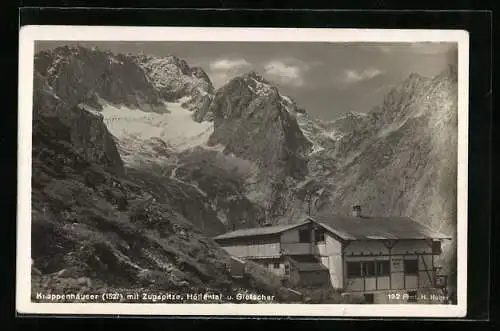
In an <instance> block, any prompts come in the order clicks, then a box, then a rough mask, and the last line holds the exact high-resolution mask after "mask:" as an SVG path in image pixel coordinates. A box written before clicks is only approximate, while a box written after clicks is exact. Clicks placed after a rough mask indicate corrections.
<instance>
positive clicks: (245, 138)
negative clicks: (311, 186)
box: [209, 72, 310, 178]
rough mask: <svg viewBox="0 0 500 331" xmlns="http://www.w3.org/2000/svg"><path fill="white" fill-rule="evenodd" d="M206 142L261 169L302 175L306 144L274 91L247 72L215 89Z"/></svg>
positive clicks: (278, 95) (259, 77)
mask: <svg viewBox="0 0 500 331" xmlns="http://www.w3.org/2000/svg"><path fill="white" fill-rule="evenodd" d="M210 111H211V112H212V113H213V116H214V133H213V134H212V136H211V137H210V140H209V144H210V145H218V144H220V145H222V146H224V150H225V152H227V153H232V154H234V155H237V156H241V157H243V158H245V159H248V160H252V161H254V162H255V163H257V164H258V165H259V166H260V167H261V169H262V170H263V171H267V172H269V173H273V174H274V173H284V174H285V175H286V176H290V177H293V178H302V177H303V176H304V175H305V173H306V171H307V164H306V159H305V157H304V154H305V152H306V151H307V149H308V148H309V147H310V143H309V141H307V139H306V138H305V137H304V135H303V133H302V131H301V130H300V129H299V127H298V125H297V122H296V121H295V120H294V118H293V116H292V115H291V114H290V113H289V112H288V110H287V108H286V106H285V104H284V100H283V98H282V97H281V96H280V94H279V92H278V90H277V89H276V88H275V87H273V86H272V85H270V84H269V83H268V82H267V81H266V80H264V78H262V77H261V76H259V75H258V74H256V73H255V72H251V73H249V74H247V75H244V76H241V77H236V78H234V79H233V80H231V81H230V82H229V83H228V84H226V85H225V86H224V87H222V88H221V89H219V90H218V91H217V93H216V95H215V97H214V100H213V102H212V104H211V106H210Z"/></svg>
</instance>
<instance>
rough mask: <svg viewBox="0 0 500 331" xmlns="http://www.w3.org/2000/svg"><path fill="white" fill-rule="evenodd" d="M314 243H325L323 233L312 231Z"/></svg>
mask: <svg viewBox="0 0 500 331" xmlns="http://www.w3.org/2000/svg"><path fill="white" fill-rule="evenodd" d="M314 241H315V242H324V241H325V233H324V232H323V231H321V230H316V231H314Z"/></svg>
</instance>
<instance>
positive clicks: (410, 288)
mask: <svg viewBox="0 0 500 331" xmlns="http://www.w3.org/2000/svg"><path fill="white" fill-rule="evenodd" d="M254 232H255V231H254ZM266 232H267V233H266V234H263V235H259V234H258V233H252V234H251V235H248V236H245V235H244V232H243V234H242V235H240V236H239V237H234V238H232V237H230V236H226V237H225V238H224V237H222V238H215V240H216V241H217V242H218V243H219V244H220V245H221V246H222V247H223V248H224V249H225V250H226V251H227V252H228V253H229V254H231V255H233V256H236V257H238V258H242V259H248V260H253V261H256V262H258V263H259V264H261V265H263V266H264V267H265V268H267V269H269V270H270V271H272V272H274V273H275V274H277V275H279V276H281V277H283V278H284V279H287V280H289V281H290V282H291V283H292V284H301V285H304V286H314V285H318V286H319V284H323V283H324V279H325V275H326V278H328V283H329V286H330V287H333V288H335V289H341V290H342V291H343V292H344V293H346V294H366V295H368V296H369V297H371V298H372V299H370V300H373V301H374V302H382V303H383V302H387V300H389V299H390V297H389V296H388V294H390V293H393V292H394V291H396V292H398V293H401V291H404V292H405V293H406V292H407V293H411V294H413V293H423V292H424V291H427V290H432V289H435V288H436V286H437V284H436V265H435V258H434V257H435V255H439V254H440V253H441V243H440V241H439V240H438V239H431V238H422V239H420V238H414V239H412V238H409V239H384V238H377V239H345V238H342V237H340V236H339V235H338V233H335V232H334V231H332V228H331V227H329V226H324V225H323V224H321V223H318V222H315V221H314V220H309V221H308V222H306V223H304V224H300V225H297V226H292V227H288V228H278V229H277V230H276V231H274V232H273V229H267V230H266ZM299 257H310V260H311V261H317V262H311V261H309V262H308V263H301V262H297V261H296V260H300V259H299ZM293 261H295V262H296V263H294V262H293ZM315 263H316V264H317V266H315V265H314V264H315ZM372 294H373V295H372ZM392 299H393V300H395V298H392ZM409 300H410V301H411V298H410V299H409Z"/></svg>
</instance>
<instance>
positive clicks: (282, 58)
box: [36, 41, 458, 120]
mask: <svg viewBox="0 0 500 331" xmlns="http://www.w3.org/2000/svg"><path fill="white" fill-rule="evenodd" d="M78 44H79V45H80V46H85V47H92V46H97V47H98V48H99V49H101V50H110V51H112V52H114V53H133V54H138V53H144V54H151V55H156V56H165V55H175V56H177V57H179V58H182V59H184V60H186V61H187V63H188V64H189V65H190V66H198V67H201V68H203V69H204V70H205V72H206V73H207V74H208V76H209V77H210V79H211V80H212V83H213V84H214V86H215V87H216V88H218V87H221V86H222V85H223V84H225V83H226V82H228V81H229V80H230V79H231V78H233V77H235V76H237V75H240V74H243V73H246V72H248V71H251V70H254V71H256V72H258V73H259V74H261V75H262V76H263V77H264V78H266V79H267V80H268V81H270V82H272V83H273V84H275V85H276V86H277V87H278V90H279V91H280V93H281V94H283V95H287V96H289V97H291V98H293V99H294V100H295V101H296V103H297V104H298V105H299V107H302V108H304V109H306V111H307V112H308V113H309V114H310V115H311V116H313V117H317V118H321V119H324V120H333V119H336V118H338V117H339V116H340V115H342V114H343V113H345V112H347V111H356V112H368V111H370V110H371V109H372V108H373V107H375V106H377V105H379V104H380V103H381V102H382V100H383V97H384V95H385V94H386V93H387V92H388V91H389V90H390V89H391V88H392V87H394V86H395V85H397V84H400V83H401V82H402V81H403V80H404V79H405V78H406V77H408V76H409V75H410V74H411V73H418V74H420V75H422V76H427V77H432V76H435V75H437V74H438V73H439V72H440V71H442V70H444V69H445V68H446V67H447V66H448V65H449V64H455V65H456V64H457V58H458V51H457V45H456V44H455V43H399V44H397V43H392V44H390V43H348V42H342V43H340V42H336V43H320V42H318V43H316V42H314V43H313V42H310V43H303V42H302V43H300V42H170V41H168V42H165V41H154V42H151V41H147V42H131V41H125V42H121V41H96V42H93V41H85V42H83V41H82V42H78ZM62 45H70V46H72V45H76V42H74V41H71V42H65V41H44V42H43V44H42V43H41V42H40V43H39V44H37V46H36V47H37V48H36V50H37V51H38V50H39V49H44V48H53V47H56V46H62Z"/></svg>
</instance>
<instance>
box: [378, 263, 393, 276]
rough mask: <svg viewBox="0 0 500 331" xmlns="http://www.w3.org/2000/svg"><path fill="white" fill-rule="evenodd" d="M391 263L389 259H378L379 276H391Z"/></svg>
mask: <svg viewBox="0 0 500 331" xmlns="http://www.w3.org/2000/svg"><path fill="white" fill-rule="evenodd" d="M389 273H390V263H389V261H377V276H389Z"/></svg>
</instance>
